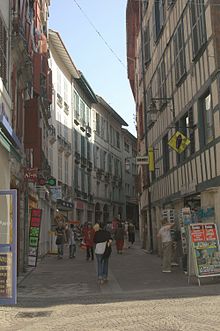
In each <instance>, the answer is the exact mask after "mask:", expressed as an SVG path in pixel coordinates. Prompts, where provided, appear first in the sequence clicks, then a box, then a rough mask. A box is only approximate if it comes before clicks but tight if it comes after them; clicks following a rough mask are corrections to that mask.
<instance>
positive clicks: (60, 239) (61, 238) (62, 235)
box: [55, 221, 66, 259]
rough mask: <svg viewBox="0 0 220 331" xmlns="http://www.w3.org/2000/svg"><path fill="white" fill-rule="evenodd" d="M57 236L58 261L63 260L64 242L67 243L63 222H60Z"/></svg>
mask: <svg viewBox="0 0 220 331" xmlns="http://www.w3.org/2000/svg"><path fill="white" fill-rule="evenodd" d="M55 234H56V236H57V239H56V245H57V250H58V256H57V257H58V259H62V258H63V248H64V242H65V241H66V232H65V226H64V224H63V222H62V221H59V223H58V226H57V228H56V232H55Z"/></svg>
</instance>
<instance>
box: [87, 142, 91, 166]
mask: <svg viewBox="0 0 220 331" xmlns="http://www.w3.org/2000/svg"><path fill="white" fill-rule="evenodd" d="M87 160H88V161H91V145H90V142H89V141H87Z"/></svg>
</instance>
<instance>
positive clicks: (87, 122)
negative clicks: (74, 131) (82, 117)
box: [86, 106, 91, 126]
mask: <svg viewBox="0 0 220 331" xmlns="http://www.w3.org/2000/svg"><path fill="white" fill-rule="evenodd" d="M90 122H91V121H90V109H89V107H88V106H86V125H89V126H90Z"/></svg>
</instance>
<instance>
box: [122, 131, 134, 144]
mask: <svg viewBox="0 0 220 331" xmlns="http://www.w3.org/2000/svg"><path fill="white" fill-rule="evenodd" d="M122 132H123V134H124V135H125V136H128V137H129V138H130V139H131V140H133V141H134V142H137V138H136V137H135V136H134V135H133V134H132V133H131V132H130V131H128V130H127V129H124V128H123V129H122Z"/></svg>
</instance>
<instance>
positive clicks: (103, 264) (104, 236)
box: [93, 225, 112, 284]
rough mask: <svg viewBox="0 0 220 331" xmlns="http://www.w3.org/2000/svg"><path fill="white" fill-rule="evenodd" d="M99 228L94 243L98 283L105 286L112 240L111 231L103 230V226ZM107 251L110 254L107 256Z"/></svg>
mask: <svg viewBox="0 0 220 331" xmlns="http://www.w3.org/2000/svg"><path fill="white" fill-rule="evenodd" d="M99 227H100V228H99V229H98V230H97V231H96V232H95V235H94V238H93V241H94V243H95V244H96V248H95V255H96V259H97V264H98V268H97V270H98V281H99V284H104V282H106V281H107V280H108V260H109V255H110V254H109V252H110V249H111V243H112V238H111V234H110V232H109V231H107V230H104V229H102V225H99ZM106 247H108V249H106ZM107 251H108V254H105V253H106V252H107Z"/></svg>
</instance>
